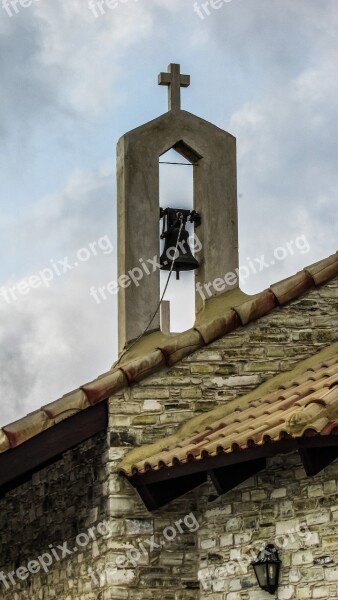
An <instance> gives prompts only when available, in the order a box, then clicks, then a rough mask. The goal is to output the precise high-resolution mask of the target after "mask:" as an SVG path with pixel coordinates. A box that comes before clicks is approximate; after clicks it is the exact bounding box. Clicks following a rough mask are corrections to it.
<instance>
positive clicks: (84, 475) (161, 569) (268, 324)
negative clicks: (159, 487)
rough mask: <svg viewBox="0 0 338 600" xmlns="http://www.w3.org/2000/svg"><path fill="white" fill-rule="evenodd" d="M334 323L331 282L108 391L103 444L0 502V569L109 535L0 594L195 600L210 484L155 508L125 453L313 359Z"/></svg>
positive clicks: (337, 302) (39, 599) (337, 299)
mask: <svg viewBox="0 0 338 600" xmlns="http://www.w3.org/2000/svg"><path fill="white" fill-rule="evenodd" d="M337 325H338V280H335V281H333V282H331V283H330V284H328V285H326V286H324V287H322V288H320V289H319V290H315V291H311V292H310V293H309V294H308V295H307V296H306V297H304V298H302V299H300V300H298V301H296V302H293V303H292V304H291V305H289V306H286V307H284V308H283V309H276V310H275V311H274V312H273V313H271V314H270V315H268V316H266V317H263V318H262V319H260V320H259V321H257V322H256V323H252V324H251V325H249V326H247V327H245V328H243V329H238V330H236V331H235V332H233V333H231V334H229V335H227V336H225V337H224V338H222V339H220V340H218V341H217V342H214V343H213V344H211V345H210V346H209V347H208V348H204V349H201V350H199V351H197V352H195V353H194V354H193V355H192V356H190V357H188V358H186V359H184V360H183V361H182V362H181V363H180V364H178V365H176V366H175V367H173V368H172V369H165V370H163V371H162V372H161V373H158V374H156V375H154V376H152V377H149V378H148V379H147V380H145V381H143V382H142V383H140V384H137V385H135V386H133V387H132V388H129V389H126V390H125V391H124V393H121V394H119V395H117V396H114V397H112V398H111V399H110V402H109V413H110V426H109V432H108V446H109V447H108V449H107V447H106V436H105V435H104V436H98V437H97V438H94V439H92V440H91V441H89V442H87V443H85V444H83V445H81V446H79V447H78V448H76V449H75V450H73V451H71V452H68V453H66V455H65V457H64V459H63V460H61V461H58V462H57V463H56V464H55V465H52V466H50V467H48V468H47V469H44V470H43V471H41V472H40V473H39V474H37V475H35V476H34V477H33V480H32V481H31V482H29V483H27V484H25V485H23V486H20V487H19V488H18V489H17V490H14V491H12V492H11V493H10V494H8V495H7V496H6V497H5V498H4V499H1V500H0V511H1V512H0V515H1V517H0V569H1V570H3V572H4V573H8V571H11V570H12V569H17V568H19V567H20V566H21V565H23V566H26V565H27V562H28V561H29V560H34V559H35V558H36V557H37V556H39V555H41V553H42V552H44V551H45V549H47V550H48V547H49V545H50V544H52V545H54V546H56V545H59V544H62V543H63V542H65V541H68V542H69V544H70V547H73V545H74V540H75V538H76V535H77V534H78V533H86V532H87V530H88V529H89V528H90V527H93V526H94V525H97V524H98V523H99V522H101V521H102V520H103V519H108V520H109V532H110V533H109V538H107V539H105V538H104V536H100V537H98V539H97V540H96V541H94V540H93V543H91V541H90V542H89V543H88V545H87V546H86V547H84V548H83V549H80V550H78V551H77V552H76V553H73V554H72V555H69V556H66V557H65V558H64V560H63V561H61V562H57V561H55V562H53V564H52V565H51V567H50V568H49V572H48V573H46V574H43V575H41V573H37V574H35V575H30V576H29V578H27V579H26V580H23V581H21V583H20V584H17V585H16V586H15V588H14V589H13V588H11V589H9V590H8V591H6V589H5V588H4V585H3V584H2V583H1V581H0V598H1V600H27V599H29V600H31V599H32V598H34V600H47V599H48V600H49V599H50V598H57V599H58V600H59V599H60V600H153V598H154V597H156V599H157V600H193V599H197V598H199V597H200V593H199V581H198V570H199V569H200V565H199V560H198V552H197V541H198V540H197V533H196V531H197V530H198V527H199V526H201V527H202V524H203V522H204V521H203V519H204V518H205V517H204V516H203V515H204V513H205V505H206V495H205V488H200V489H198V490H195V491H194V492H192V493H190V494H188V495H186V496H185V497H183V498H181V499H179V500H177V501H175V502H172V503H170V504H169V505H168V506H167V507H166V508H165V509H162V510H159V511H156V512H155V513H153V514H150V513H148V511H147V510H146V509H145V508H144V506H143V504H142V502H141V501H140V499H139V497H138V495H137V493H136V491H135V490H134V489H133V488H132V487H131V486H130V484H129V483H128V481H127V480H125V479H124V478H122V477H120V476H119V475H118V474H117V469H118V464H119V462H120V460H121V458H122V456H123V455H124V454H125V453H126V452H128V451H129V450H130V449H131V448H132V447H134V446H136V445H140V444H146V443H149V442H153V441H154V440H157V439H159V438H162V437H164V436H166V435H168V434H169V433H172V432H174V431H175V430H176V429H177V426H178V424H179V423H181V422H183V421H186V420H187V419H189V418H191V417H192V416H194V415H196V414H197V413H200V412H202V411H208V410H210V409H212V408H214V407H215V406H217V405H219V404H223V403H226V402H228V401H229V400H230V399H232V398H234V397H237V396H240V395H242V394H244V393H246V392H248V391H250V390H251V389H254V388H256V387H257V385H259V384H260V383H261V382H263V381H265V380H266V379H267V378H270V377H272V376H273V375H275V374H278V373H280V372H281V371H283V370H287V369H289V368H290V367H292V366H293V365H294V364H295V363H297V362H298V361H300V360H302V359H305V358H307V357H309V356H312V355H313V354H314V353H315V352H316V351H318V350H320V349H321V348H324V347H326V346H328V345H329V344H330V343H331V342H332V341H333V340H335V339H336V338H337V330H338V327H337ZM332 479H334V478H333V477H332V476H331V475H330V480H332ZM303 485H304V491H303V492H302V494H303V495H304V494H306V491H305V486H306V485H307V482H304V484H303ZM280 487H283V486H282V485H281V486H280ZM253 491H254V490H253ZM258 492H259V493H260V490H258ZM234 493H236V492H234ZM237 493H239V492H237ZM207 496H211V497H213V496H214V491H212V492H211V493H209V491H208V492H207ZM211 497H210V498H209V500H210V501H211ZM286 500H287V499H286ZM304 500H306V496H304ZM224 501H225V500H224ZM218 502H221V501H218ZM222 502H223V500H222ZM225 510H227V509H225ZM304 510H305V509H304ZM208 518H209V517H208ZM227 518H228V515H226V514H224V515H223V516H222V519H224V521H226V520H227ZM283 518H284V517H283ZM285 519H286V516H285ZM203 531H205V530H204V529H203ZM200 536H202V533H201V534H200ZM200 539H201V540H202V537H200ZM200 543H202V542H200ZM217 543H218V542H217ZM243 543H244V542H243ZM204 550H208V549H207V548H203V551H204ZM208 554H209V552H208ZM208 560H209V559H208ZM89 568H92V569H93V572H92V576H90V575H89V574H88V569H89ZM0 573H1V571H0ZM22 574H23V573H22ZM206 593H209V592H206V591H204V590H202V593H201V598H204V597H206V596H205V594H206ZM215 593H216V592H215ZM219 593H220V594H221V595H220V596H216V598H217V600H218V599H219V598H223V596H222V594H223V592H222V591H221V592H219ZM231 593H235V591H234V592H231ZM236 593H237V592H236ZM245 593H247V592H245ZM1 594H2V595H1ZM224 597H225V598H227V596H226V595H225V596H224ZM314 597H315V596H314ZM240 598H241V600H248V599H249V596H248V597H246V596H245V595H244V596H243V597H241V596H240ZM259 598H260V596H259ZM227 600H233V599H232V598H231V596H230V599H229V598H227ZM250 600H251V598H250Z"/></svg>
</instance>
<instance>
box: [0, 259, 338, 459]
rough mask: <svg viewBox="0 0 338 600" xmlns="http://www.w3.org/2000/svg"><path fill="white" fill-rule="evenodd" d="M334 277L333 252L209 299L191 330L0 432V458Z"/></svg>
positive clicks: (150, 346) (140, 350)
mask: <svg viewBox="0 0 338 600" xmlns="http://www.w3.org/2000/svg"><path fill="white" fill-rule="evenodd" d="M336 276H338V252H336V254H333V255H332V256H329V257H328V258H326V259H324V260H322V261H319V262H317V263H315V264H314V265H311V266H309V267H307V268H305V269H304V270H302V271H300V272H299V273H297V274H296V275H294V276H292V277H289V278H288V279H285V280H283V281H281V282H279V283H276V284H274V285H272V286H271V287H270V288H269V289H267V290H265V291H263V292H261V293H260V294H256V295H254V296H248V295H246V294H244V293H243V292H241V291H240V290H233V291H230V292H226V293H224V294H221V295H219V296H218V297H216V298H212V299H210V300H208V301H207V302H206V304H205V308H204V309H203V311H201V313H200V314H199V315H198V316H197V320H196V323H195V326H194V327H193V328H192V329H190V330H188V331H186V332H183V333H180V334H176V335H167V336H166V335H163V334H162V333H161V332H154V333H152V334H149V335H146V336H144V337H143V338H142V339H141V340H140V341H139V342H138V343H137V344H135V345H134V346H133V348H131V349H130V350H129V351H128V352H127V353H126V354H125V355H124V356H123V359H122V360H121V361H120V362H119V363H117V364H116V365H115V366H113V368H112V369H111V370H110V371H109V372H107V373H104V374H103V375H101V376H100V377H98V378H97V379H96V380H95V381H93V382H91V383H88V384H86V385H83V386H81V387H80V388H79V389H77V390H75V391H74V392H71V393H69V394H67V395H65V396H63V397H62V398H60V399H58V400H56V401H54V402H52V403H50V404H47V405H46V406H43V407H42V408H41V409H39V410H37V411H35V412H33V413H31V414H29V415H27V416H26V417H24V418H22V419H20V420H18V421H16V422H15V423H11V424H10V425H7V426H4V427H2V429H0V453H4V452H6V451H7V450H10V449H13V448H16V447H18V446H19V445H20V444H22V443H24V442H26V441H27V440H29V439H31V438H33V437H34V436H36V435H38V434H39V433H41V432H43V431H44V430H46V429H49V428H51V427H53V426H54V425H56V424H57V423H59V422H60V421H62V420H64V419H67V418H68V417H71V416H72V415H75V414H76V413H78V412H80V411H82V410H84V409H86V408H88V407H90V406H94V405H96V404H97V403H99V402H102V401H104V400H106V399H107V398H109V397H110V396H112V395H113V394H116V393H118V392H120V391H121V390H123V388H125V387H128V386H129V385H132V384H133V383H136V382H137V381H140V380H141V379H144V378H145V377H147V376H148V375H150V374H151V373H154V372H155V371H158V370H160V369H162V368H163V367H165V366H169V367H170V366H172V365H174V364H175V363H177V362H179V361H180V360H181V359H182V358H183V357H185V356H187V355H189V354H191V353H192V352H194V351H195V350H198V349H199V348H201V347H203V346H204V345H207V344H210V343H211V342H213V341H214V340H216V339H218V338H220V337H222V336H224V335H226V334H227V333H229V332H231V331H233V330H234V329H236V328H237V327H239V326H241V325H246V324H247V323H249V322H251V321H253V320H255V319H257V318H259V317H261V316H263V315H265V314H267V313H269V312H270V311H271V310H273V309H274V308H275V307H277V306H283V305H284V304H286V303H287V302H290V301H291V300H294V299H296V298H298V297H299V296H301V295H302V294H304V293H305V292H307V291H309V290H310V289H312V288H314V287H316V286H320V285H322V284H324V283H326V282H328V281H330V280H331V279H333V278H334V277H336Z"/></svg>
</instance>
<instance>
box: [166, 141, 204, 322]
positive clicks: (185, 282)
mask: <svg viewBox="0 0 338 600" xmlns="http://www.w3.org/2000/svg"><path fill="white" fill-rule="evenodd" d="M177 146H178V150H179V152H180V153H179V152H178V151H176V150H175V149H174V148H171V149H170V150H168V151H167V152H165V153H164V154H162V156H160V158H159V183H160V186H159V202H160V207H161V208H162V209H166V208H180V209H184V210H186V211H192V210H193V209H194V184H193V180H194V173H193V171H194V164H193V163H196V162H197V160H198V159H199V158H200V157H198V156H197V155H196V154H195V153H194V152H193V151H190V149H189V148H188V147H187V146H185V145H184V144H183V143H182V142H180V143H179V144H178V145H177ZM187 156H188V157H189V159H190V160H189V159H188V158H187ZM185 228H186V230H187V231H188V233H189V245H190V248H191V249H192V251H193V253H194V225H193V224H192V223H189V222H187V223H186V225H185ZM162 230H163V219H161V220H160V235H161V234H162ZM164 246H165V242H164V240H161V244H160V253H161V254H162V252H163V250H164ZM168 275H169V272H168V271H164V270H163V271H161V297H162V294H163V291H164V289H165V286H166V283H167V281H168ZM168 302H169V303H170V304H168ZM168 315H170V316H168ZM168 319H169V321H170V324H169V322H168ZM194 321H195V271H194V270H190V271H181V272H180V275H179V280H177V279H176V274H175V272H172V274H171V277H170V281H169V284H168V287H167V290H166V293H165V296H164V302H163V305H162V309H161V330H162V331H163V332H165V333H167V332H168V330H169V331H170V332H171V333H173V332H180V331H185V330H186V329H189V328H190V327H192V326H193V324H194Z"/></svg>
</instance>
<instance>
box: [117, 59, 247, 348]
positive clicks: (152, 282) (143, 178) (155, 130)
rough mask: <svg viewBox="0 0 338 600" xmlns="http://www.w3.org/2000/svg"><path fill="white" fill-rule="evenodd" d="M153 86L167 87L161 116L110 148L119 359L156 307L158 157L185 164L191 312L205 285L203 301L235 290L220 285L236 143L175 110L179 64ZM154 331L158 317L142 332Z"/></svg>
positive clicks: (229, 252)
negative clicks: (113, 155)
mask: <svg viewBox="0 0 338 600" xmlns="http://www.w3.org/2000/svg"><path fill="white" fill-rule="evenodd" d="M158 83H159V85H163V86H168V112H167V113H165V114H164V115H161V116H160V117H158V118H156V119H154V120H152V121H150V122H148V123H146V124H145V125H142V126H141V127H137V128H136V129H134V130H132V131H129V132H128V133H126V134H125V135H123V136H122V137H121V138H120V140H119V141H118V144H117V206H118V274H119V280H118V282H119V293H118V311H119V312H118V322H119V351H120V352H121V351H122V350H123V349H124V348H125V347H126V345H128V344H129V343H130V342H132V341H133V340H135V339H136V338H138V337H139V336H140V335H141V334H142V333H143V332H144V330H145V329H146V327H147V326H148V324H149V322H150V320H151V319H152V317H153V315H154V313H155V312H156V309H157V307H158V304H159V301H160V270H159V268H160V259H159V218H160V214H159V213H160V211H159V204H160V203H159V157H160V156H161V155H162V154H164V153H165V152H167V151H168V150H170V149H171V148H173V149H174V150H176V151H177V152H178V153H179V154H181V155H182V156H183V157H184V158H186V159H187V160H189V161H190V162H191V163H192V164H193V171H194V173H193V182H194V183H193V187H194V191H193V202H194V211H195V212H196V213H197V214H198V222H197V219H195V221H196V222H195V234H196V236H197V237H198V239H199V241H200V244H201V251H200V252H199V253H198V256H197V257H196V258H197V260H198V264H199V268H197V269H196V271H195V284H196V288H195V297H196V312H197V311H199V310H200V309H201V308H202V306H203V299H202V296H201V294H200V293H198V292H197V290H198V288H199V289H201V286H202V287H203V288H204V286H205V285H206V284H207V285H208V286H209V288H208V289H209V290H211V295H217V294H219V293H221V292H224V291H226V290H227V289H233V288H234V287H235V286H238V283H235V286H234V285H229V284H228V283H227V280H226V275H227V274H228V273H230V272H234V271H235V270H236V269H237V268H238V226H237V184H236V139H235V138H234V137H233V136H232V135H230V134H229V133H227V132H226V131H223V130H222V129H220V128H218V127H216V126H215V125H212V124H211V123H209V122H208V121H205V120H204V119H200V118H199V117H197V116H195V115H193V114H191V113H189V112H187V111H184V110H182V109H181V88H182V87H188V86H189V85H190V76H189V75H181V72H180V65H177V64H170V65H169V67H168V71H167V72H165V73H160V75H159V78H158ZM171 208H180V207H171ZM199 220H200V224H198V223H199ZM197 225H198V226H197ZM193 268H195V267H193ZM220 278H222V279H223V285H222V286H220V283H219V281H220ZM224 278H225V279H224ZM217 281H218V284H217V283H216V285H214V284H215V282H217ZM237 282H238V279H237ZM176 285H179V282H177V283H176ZM182 310H184V307H182ZM159 329H160V313H159V311H158V312H157V314H156V316H155V317H154V319H153V321H152V324H151V327H150V329H149V330H150V331H153V330H159Z"/></svg>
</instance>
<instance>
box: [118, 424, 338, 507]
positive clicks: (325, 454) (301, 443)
mask: <svg viewBox="0 0 338 600" xmlns="http://www.w3.org/2000/svg"><path fill="white" fill-rule="evenodd" d="M295 451H297V452H298V453H299V456H300V459H301V462H302V464H303V467H304V470H305V472H306V474H307V475H308V476H314V475H317V474H318V473H319V472H320V471H321V470H322V469H324V468H325V467H327V466H328V465H329V464H330V463H331V462H332V461H334V460H335V459H336V458H338V431H337V430H336V429H335V430H334V433H333V434H331V435H320V434H318V433H314V432H313V433H311V432H307V434H306V435H304V436H302V437H299V438H295V437H291V436H289V437H288V436H285V437H283V439H280V440H278V441H274V442H267V443H265V444H262V445H256V446H255V445H253V446H252V447H249V448H245V449H243V450H241V449H236V450H234V451H233V452H229V453H225V452H220V453H219V454H217V455H216V456H204V457H203V458H202V459H200V460H194V459H193V458H191V459H190V460H188V461H187V462H184V463H182V462H179V461H177V463H176V464H173V466H171V467H168V466H165V465H163V466H161V467H160V468H158V469H149V470H147V471H145V472H143V473H139V472H136V473H133V474H132V475H131V476H127V475H125V474H124V475H125V477H127V478H128V480H129V482H130V483H131V484H132V485H133V486H134V487H135V488H136V489H137V491H138V493H139V495H140V496H141V498H142V500H143V502H144V504H145V506H146V507H147V509H148V510H150V511H153V510H156V509H158V508H161V507H162V506H164V505H166V504H168V503H169V502H171V501H172V500H175V499H176V498H178V497H180V496H182V495H184V494H186V493H188V492H190V491H192V490H193V489H195V488H196V487H198V486H200V485H201V484H203V483H205V482H206V481H207V478H208V476H209V477H210V478H211V481H212V482H213V484H214V486H215V488H216V491H217V493H218V494H219V495H222V494H225V493H226V492H229V491H230V490H232V489H233V488H235V487H236V486H237V485H239V484H240V483H242V482H244V481H245V480H246V479H248V478H250V477H252V476H253V475H255V474H256V473H258V472H259V471H261V470H263V469H265V467H266V461H267V459H268V458H271V457H274V456H277V455H280V454H288V453H291V452H295Z"/></svg>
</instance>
